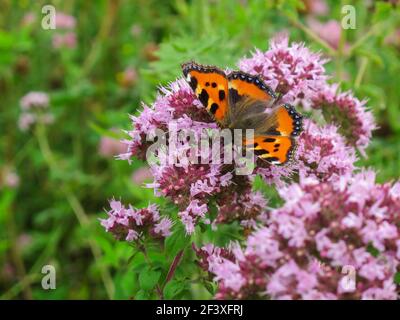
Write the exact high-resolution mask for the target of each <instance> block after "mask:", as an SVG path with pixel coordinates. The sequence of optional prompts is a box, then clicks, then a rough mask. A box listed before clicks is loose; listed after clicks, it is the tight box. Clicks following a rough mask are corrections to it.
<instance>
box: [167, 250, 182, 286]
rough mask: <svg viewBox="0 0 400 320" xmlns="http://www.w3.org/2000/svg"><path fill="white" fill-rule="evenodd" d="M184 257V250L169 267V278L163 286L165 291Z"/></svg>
mask: <svg viewBox="0 0 400 320" xmlns="http://www.w3.org/2000/svg"><path fill="white" fill-rule="evenodd" d="M182 257H183V249H182V250H181V251H179V252H178V253H177V255H176V256H175V258H174V260H173V261H172V263H171V266H170V267H169V271H168V274H167V278H166V279H165V283H164V285H163V289H164V288H165V286H166V284H167V283H168V282H169V281H170V280H171V279H172V278H173V277H174V274H175V271H176V268H177V267H178V265H179V263H180V262H181V260H182Z"/></svg>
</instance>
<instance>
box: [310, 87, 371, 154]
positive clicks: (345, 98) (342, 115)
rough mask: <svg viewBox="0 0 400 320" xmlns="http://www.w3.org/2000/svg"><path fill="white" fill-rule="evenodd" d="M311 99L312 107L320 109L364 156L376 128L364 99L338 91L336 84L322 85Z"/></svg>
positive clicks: (327, 119) (326, 118) (328, 120)
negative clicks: (360, 99)
mask: <svg viewBox="0 0 400 320" xmlns="http://www.w3.org/2000/svg"><path fill="white" fill-rule="evenodd" d="M312 100H313V101H312V107H313V108H314V109H320V110H322V113H323V115H324V118H325V120H326V121H327V122H329V123H334V124H336V125H337V126H338V127H339V132H340V133H341V134H342V135H343V136H345V137H346V139H347V142H348V143H349V144H350V145H353V146H355V147H357V148H358V150H359V151H360V152H361V154H362V155H364V156H365V151H364V150H365V148H366V147H367V146H368V144H369V141H370V139H371V135H372V131H373V130H374V129H375V128H376V124H375V121H374V117H373V115H372V113H371V111H369V110H368V108H367V107H366V106H365V104H366V101H359V100H358V99H357V98H355V97H354V96H353V95H352V93H351V92H343V93H340V92H338V85H337V84H334V85H329V86H325V87H323V88H322V90H321V91H320V92H318V94H317V95H316V96H314V97H313V99H312Z"/></svg>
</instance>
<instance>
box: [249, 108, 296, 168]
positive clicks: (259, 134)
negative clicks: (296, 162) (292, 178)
mask: <svg viewBox="0 0 400 320" xmlns="http://www.w3.org/2000/svg"><path fill="white" fill-rule="evenodd" d="M251 108H252V107H251V106H250V109H251ZM254 118H255V121H254V124H255V126H254V131H255V137H254V139H253V140H249V141H245V146H246V148H249V149H253V150H254V153H255V154H256V155H257V156H258V157H260V158H261V159H265V160H266V161H268V162H270V163H272V164H279V165H280V164H285V163H286V162H288V161H289V160H291V157H292V154H293V150H294V148H295V146H296V140H295V139H294V138H295V137H296V136H298V135H299V134H300V132H301V130H302V116H301V115H299V114H298V113H297V112H296V110H295V109H294V107H293V106H291V105H289V104H284V105H280V106H278V107H276V108H274V109H272V110H271V112H270V113H269V114H268V115H267V116H264V117H263V118H261V117H260V115H257V114H256V115H255V117H254ZM260 118H261V119H262V121H257V120H258V119H260Z"/></svg>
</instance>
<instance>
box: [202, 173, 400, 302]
mask: <svg viewBox="0 0 400 320" xmlns="http://www.w3.org/2000/svg"><path fill="white" fill-rule="evenodd" d="M279 193H280V196H281V197H282V199H283V200H284V201H285V203H284V205H283V206H282V207H281V208H278V209H274V210H272V211H271V212H270V216H269V220H268V223H267V226H265V227H262V228H259V229H258V230H256V231H254V232H253V233H252V234H251V235H250V236H249V237H248V239H247V242H246V245H245V247H244V248H243V249H242V248H240V247H239V246H238V245H234V246H232V248H231V253H232V254H231V255H230V256H229V255H228V254H224V255H223V256H222V255H221V254H220V251H218V250H215V249H214V250H213V251H212V252H211V251H210V250H208V251H207V250H203V252H202V256H201V259H202V261H207V263H208V265H206V264H204V263H203V264H202V265H203V266H208V270H209V271H210V272H211V273H212V274H214V275H215V279H216V280H217V281H218V284H219V289H218V293H217V298H220V299H226V298H238V299H245V298H256V297H264V298H272V299H397V297H398V290H399V289H398V286H397V285H396V283H395V276H396V273H398V272H399V271H400V233H399V228H398V226H399V225H400V216H399V214H398V213H399V212H400V182H397V183H394V184H392V183H385V184H377V183H375V174H374V172H372V171H363V172H361V173H358V174H355V175H352V176H341V177H340V179H339V180H338V181H335V182H332V181H324V182H321V181H319V180H317V179H315V178H310V177H309V178H301V179H300V182H299V183H293V184H291V185H289V186H286V187H284V188H280V189H279ZM353 275H354V277H353ZM349 282H350V285H349Z"/></svg>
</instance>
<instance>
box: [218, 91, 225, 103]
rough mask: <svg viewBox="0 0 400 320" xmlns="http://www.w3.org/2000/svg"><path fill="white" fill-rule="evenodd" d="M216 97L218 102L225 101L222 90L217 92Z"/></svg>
mask: <svg viewBox="0 0 400 320" xmlns="http://www.w3.org/2000/svg"><path fill="white" fill-rule="evenodd" d="M218 96H219V101H223V100H225V91H224V90H219V91H218Z"/></svg>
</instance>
